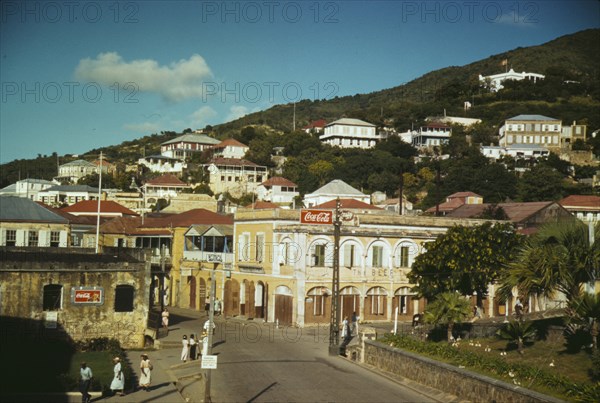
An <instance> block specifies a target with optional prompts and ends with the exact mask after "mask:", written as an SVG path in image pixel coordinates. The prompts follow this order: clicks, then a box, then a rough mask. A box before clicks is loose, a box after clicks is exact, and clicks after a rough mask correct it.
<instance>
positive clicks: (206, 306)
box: [204, 296, 222, 316]
mask: <svg viewBox="0 0 600 403" xmlns="http://www.w3.org/2000/svg"><path fill="white" fill-rule="evenodd" d="M221 306H222V304H221V301H220V300H219V298H215V304H214V313H215V315H216V316H219V315H221ZM204 311H205V312H206V314H207V315H208V313H209V311H210V296H207V297H206V299H205V300H204Z"/></svg>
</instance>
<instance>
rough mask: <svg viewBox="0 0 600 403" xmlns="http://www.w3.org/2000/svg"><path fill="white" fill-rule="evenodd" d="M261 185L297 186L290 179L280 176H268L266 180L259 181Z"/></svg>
mask: <svg viewBox="0 0 600 403" xmlns="http://www.w3.org/2000/svg"><path fill="white" fill-rule="evenodd" d="M261 185H263V186H265V187H269V186H289V187H296V186H298V185H296V184H295V183H294V182H292V181H291V180H289V179H285V178H282V177H281V176H273V177H272V178H269V179H267V180H266V181H264V182H263V183H261Z"/></svg>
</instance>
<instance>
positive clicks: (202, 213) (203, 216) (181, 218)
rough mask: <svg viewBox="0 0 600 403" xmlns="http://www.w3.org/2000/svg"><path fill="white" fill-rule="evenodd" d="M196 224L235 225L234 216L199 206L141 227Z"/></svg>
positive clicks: (156, 219)
mask: <svg viewBox="0 0 600 403" xmlns="http://www.w3.org/2000/svg"><path fill="white" fill-rule="evenodd" d="M194 224H208V225H213V224H224V225H233V217H232V216H229V215H221V214H217V213H215V212H212V211H209V210H206V209H203V208H197V209H193V210H188V211H184V212H183V213H180V214H174V215H171V216H168V217H161V218H155V219H154V220H153V221H152V222H148V223H146V222H145V223H144V225H143V226H141V227H140V228H157V227H163V228H171V227H173V228H174V227H189V226H191V225H194Z"/></svg>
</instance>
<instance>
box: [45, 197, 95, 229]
mask: <svg viewBox="0 0 600 403" xmlns="http://www.w3.org/2000/svg"><path fill="white" fill-rule="evenodd" d="M36 203H37V204H39V205H40V206H42V207H44V208H45V209H48V210H50V211H52V212H53V213H56V214H58V215H59V216H61V217H63V218H66V219H67V220H69V223H71V224H79V225H96V221H97V218H96V217H93V216H77V215H73V214H70V213H67V212H66V211H64V210H61V209H59V208H55V207H51V206H48V205H47V204H44V203H42V202H36Z"/></svg>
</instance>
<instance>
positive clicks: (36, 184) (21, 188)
mask: <svg viewBox="0 0 600 403" xmlns="http://www.w3.org/2000/svg"><path fill="white" fill-rule="evenodd" d="M57 184H58V183H56V182H51V181H47V180H45V179H22V180H19V181H17V182H16V183H13V184H12V185H8V186H6V187H5V188H2V189H0V196H18V197H26V198H28V199H31V200H37V195H38V193H39V192H41V191H43V190H45V189H48V188H51V187H52V186H56V185H57Z"/></svg>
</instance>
